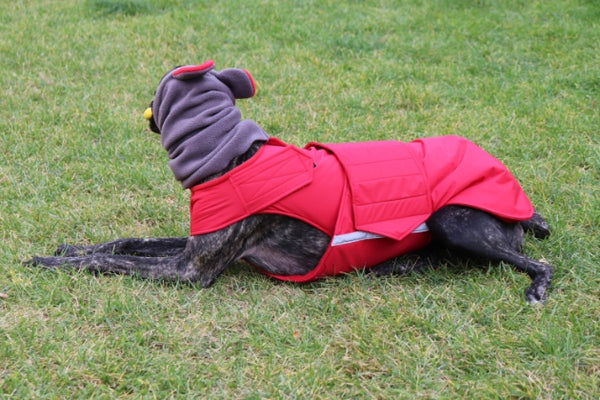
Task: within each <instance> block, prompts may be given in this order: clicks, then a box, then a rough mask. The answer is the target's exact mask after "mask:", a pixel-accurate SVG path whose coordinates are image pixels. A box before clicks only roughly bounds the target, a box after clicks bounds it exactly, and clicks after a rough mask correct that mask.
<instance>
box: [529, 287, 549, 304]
mask: <svg viewBox="0 0 600 400" xmlns="http://www.w3.org/2000/svg"><path fill="white" fill-rule="evenodd" d="M525 300H526V301H527V303H529V304H532V305H533V304H544V303H545V302H546V286H544V285H531V286H529V287H528V288H527V289H526V290H525Z"/></svg>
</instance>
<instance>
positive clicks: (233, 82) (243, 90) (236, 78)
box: [214, 68, 256, 99]
mask: <svg viewBox="0 0 600 400" xmlns="http://www.w3.org/2000/svg"><path fill="white" fill-rule="evenodd" d="M214 74H215V76H216V77H217V78H218V79H219V80H220V81H221V82H223V83H224V84H226V85H227V86H228V87H229V88H230V89H231V92H232V93H233V97H235V98H236V99H247V98H249V97H252V96H254V94H255V93H256V86H255V85H254V79H252V75H250V73H249V72H248V71H246V70H243V69H237V68H229V69H224V70H222V71H221V72H215V73H214Z"/></svg>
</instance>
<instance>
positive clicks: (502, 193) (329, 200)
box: [190, 136, 533, 282]
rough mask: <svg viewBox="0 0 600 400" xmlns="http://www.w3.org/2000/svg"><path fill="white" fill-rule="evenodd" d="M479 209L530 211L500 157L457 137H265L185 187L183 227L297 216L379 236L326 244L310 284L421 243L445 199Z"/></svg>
mask: <svg viewBox="0 0 600 400" xmlns="http://www.w3.org/2000/svg"><path fill="white" fill-rule="evenodd" d="M449 204H456V205H465V206H469V207H473V208H478V209H482V210H484V211H487V212H490V213H492V214H494V215H497V216H498V217H500V218H502V219H505V220H509V221H520V220H525V219H528V218H530V217H531V216H532V214H533V207H532V206H531V203H530V202H529V200H528V199H527V197H526V195H525V194H524V193H523V191H522V189H521V187H520V186H519V184H518V183H517V181H516V180H515V179H514V177H513V176H512V175H511V174H510V172H509V171H508V170H507V169H506V167H505V166H504V165H502V163H500V161H498V160H497V159H495V158H494V157H492V156H491V155H489V154H488V153H486V152H485V151H483V150H482V149H480V148H479V147H477V146H476V145H474V144H473V143H471V142H469V141H468V140H466V139H463V138H459V137H455V136H444V137H438V138H427V139H420V140H416V141H413V142H410V143H403V142H396V141H387V142H363V143H346V144H329V145H322V144H317V143H310V144H308V145H307V146H306V147H305V148H304V149H298V148H296V147H293V146H288V145H286V144H285V143H283V142H281V141H279V140H277V139H271V140H270V141H269V142H268V144H267V145H265V146H263V147H262V148H261V149H260V150H259V152H258V153H257V154H256V155H255V156H254V157H253V158H252V159H250V160H249V161H247V162H246V163H244V164H242V165H241V166H240V167H238V168H235V169H234V170H232V171H230V172H228V173H227V174H225V175H224V176H222V177H220V178H218V179H216V180H214V181H210V182H208V183H205V184H202V185H199V186H195V187H193V188H192V195H191V202H190V216H191V223H190V233H191V234H192V235H199V234H203V233H208V232H213V231H216V230H218V229H221V228H223V227H225V226H227V225H229V224H231V223H234V222H237V221H240V220H241V219H243V218H245V217H247V216H249V215H252V214H259V213H275V214H283V215H288V216H291V217H294V218H297V219H300V220H302V221H304V222H306V223H308V224H310V225H312V226H314V227H315V228H317V229H320V230H321V231H323V232H324V233H326V234H327V235H329V236H330V237H332V238H333V237H334V236H336V235H343V234H347V233H351V232H355V231H364V232H368V233H372V234H376V235H380V236H382V238H377V239H368V240H362V241H358V242H354V243H349V244H344V245H340V246H333V245H332V244H330V246H329V248H328V249H327V251H326V252H325V254H324V255H323V257H322V258H321V260H320V262H319V264H318V265H317V267H316V268H314V269H313V270H312V271H311V272H309V273H308V274H306V275H299V276H281V275H272V274H269V275H270V276H273V277H274V278H277V279H281V280H290V281H296V282H304V281H310V280H314V279H317V278H320V277H322V276H326V275H336V274H340V273H344V272H350V271H352V270H354V269H356V268H365V267H370V266H373V265H377V264H379V263H381V262H383V261H386V260H388V259H390V258H393V257H395V256H398V255H401V254H404V253H407V252H411V251H414V250H416V249H418V248H420V247H423V246H425V245H427V243H428V242H429V239H430V235H429V233H412V232H413V231H414V229H415V228H416V227H417V226H419V225H420V224H421V223H423V222H425V221H426V220H427V219H428V218H429V216H430V215H431V214H432V213H433V212H434V211H435V210H437V209H439V208H441V207H443V206H444V205H449Z"/></svg>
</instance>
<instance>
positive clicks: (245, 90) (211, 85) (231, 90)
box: [144, 60, 256, 134]
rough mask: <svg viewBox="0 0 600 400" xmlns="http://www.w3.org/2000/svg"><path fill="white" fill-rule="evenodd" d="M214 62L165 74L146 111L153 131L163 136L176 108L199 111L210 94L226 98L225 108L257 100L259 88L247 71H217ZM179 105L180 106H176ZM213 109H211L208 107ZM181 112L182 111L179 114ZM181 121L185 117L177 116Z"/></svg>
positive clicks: (230, 69) (145, 117)
mask: <svg viewBox="0 0 600 400" xmlns="http://www.w3.org/2000/svg"><path fill="white" fill-rule="evenodd" d="M214 65H215V64H214V62H213V61H212V60H209V61H206V62H204V63H202V64H200V65H185V66H180V67H177V68H175V69H173V70H171V71H169V72H168V73H167V74H165V75H164V76H163V77H162V79H161V81H160V83H159V85H158V88H157V89H156V92H155V94H154V99H153V100H152V101H151V102H150V106H149V107H148V108H147V109H146V110H145V111H144V119H146V120H147V121H148V124H149V127H150V130H151V131H152V132H156V133H158V134H160V133H161V130H162V129H163V126H164V125H165V123H166V120H167V119H168V116H169V114H170V113H172V111H173V109H172V108H173V107H174V106H175V108H186V109H188V110H192V111H193V110H198V107H201V106H202V102H203V101H205V100H206V97H207V96H205V94H206V93H207V92H213V94H214V92H215V91H216V92H221V93H223V94H224V95H226V96H227V97H228V98H229V99H230V103H229V104H227V103H228V102H227V99H226V98H223V97H222V98H221V99H220V100H221V101H224V104H222V106H228V105H234V104H235V99H246V98H250V97H252V96H254V94H255V93H256V86H255V85H254V80H253V79H252V76H251V75H250V73H249V72H248V71H246V70H243V69H236V68H229V69H224V70H222V71H219V72H218V71H214ZM175 103H177V104H175ZM207 106H208V107H211V105H208V104H207ZM176 111H178V110H176ZM176 118H177V120H181V119H183V118H185V117H182V116H181V115H179V114H178V115H177V116H176Z"/></svg>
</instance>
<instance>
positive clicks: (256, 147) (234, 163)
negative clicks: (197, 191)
mask: <svg viewBox="0 0 600 400" xmlns="http://www.w3.org/2000/svg"><path fill="white" fill-rule="evenodd" d="M264 144H265V142H264V141H262V140H257V141H256V142H254V143H252V145H251V146H250V148H249V149H248V151H246V152H245V153H243V154H240V155H239V156H237V157H234V158H232V159H231V161H230V162H229V163H228V164H227V166H226V167H225V168H223V169H222V170H221V171H219V172H216V173H214V174H211V175H209V176H207V177H205V178H204V179H201V180H200V181H198V182H197V183H196V184H197V185H199V184H201V183H205V182H208V181H211V180H213V179H216V178H218V177H220V176H223V175H225V174H226V173H227V172H229V171H231V170H232V169H234V168H235V167H237V166H240V165H242V164H243V163H244V162H246V161H248V160H249V159H251V158H252V156H253V155H255V154H256V152H257V151H258V150H259V149H260V148H261V147H262V146H263V145H264Z"/></svg>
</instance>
